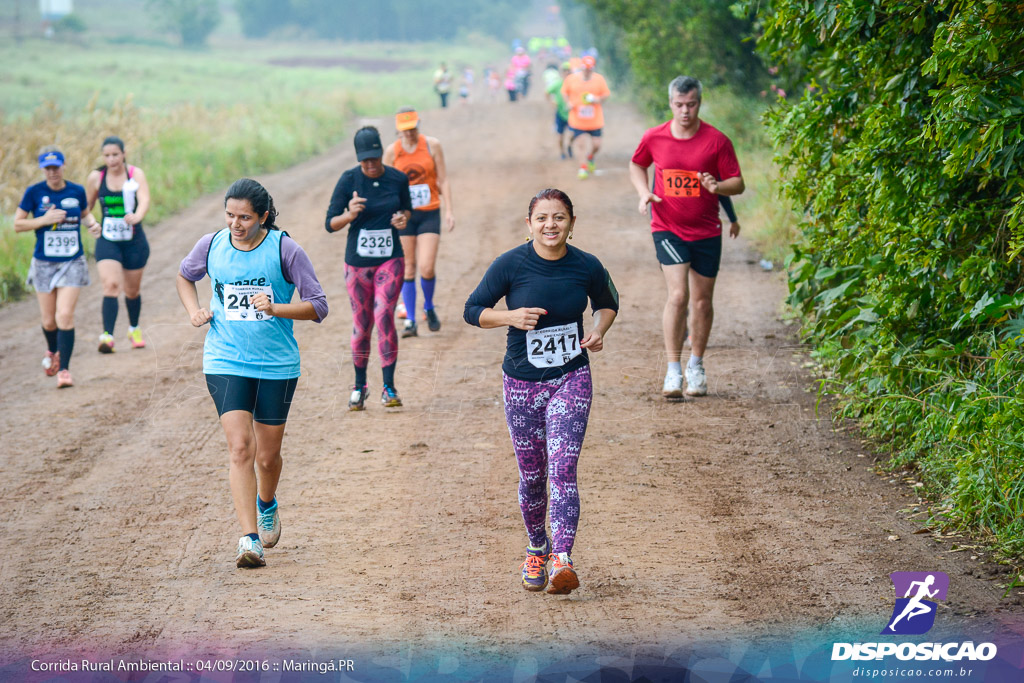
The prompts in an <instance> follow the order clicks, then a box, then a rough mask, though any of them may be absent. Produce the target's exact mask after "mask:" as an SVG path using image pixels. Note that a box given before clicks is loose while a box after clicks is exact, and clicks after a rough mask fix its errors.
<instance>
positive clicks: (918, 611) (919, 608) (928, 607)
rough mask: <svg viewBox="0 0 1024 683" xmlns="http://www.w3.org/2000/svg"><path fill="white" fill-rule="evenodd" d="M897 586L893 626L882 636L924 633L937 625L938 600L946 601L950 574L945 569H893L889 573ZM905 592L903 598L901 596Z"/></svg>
mask: <svg viewBox="0 0 1024 683" xmlns="http://www.w3.org/2000/svg"><path fill="white" fill-rule="evenodd" d="M889 577H890V578H891V579H892V583H893V585H894V586H895V587H896V595H897V598H896V606H895V607H894V608H893V610H892V616H891V617H889V625H888V626H886V627H885V629H883V630H882V635H891V634H894V633H896V634H900V635H907V636H910V635H920V634H922V633H927V632H928V631H929V630H930V629H931V627H932V626H933V625H934V624H935V612H936V611H937V607H938V605H937V603H936V602H935V600H945V599H946V591H947V590H948V589H949V576H947V575H946V574H944V573H942V572H893V573H892V574H889ZM900 595H902V596H903V597H898V596H900Z"/></svg>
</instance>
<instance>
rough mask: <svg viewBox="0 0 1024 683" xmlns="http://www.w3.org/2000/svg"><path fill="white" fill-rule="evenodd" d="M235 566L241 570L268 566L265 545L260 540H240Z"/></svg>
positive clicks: (244, 538) (243, 537)
mask: <svg viewBox="0 0 1024 683" xmlns="http://www.w3.org/2000/svg"><path fill="white" fill-rule="evenodd" d="M235 566H236V567H238V568H239V569H255V568H256V567H265V566H267V561H266V560H265V559H263V544H262V543H260V540H259V539H256V540H255V541H254V540H252V539H251V538H249V537H248V536H242V537H241V538H240V539H238V555H237V556H236V557H235Z"/></svg>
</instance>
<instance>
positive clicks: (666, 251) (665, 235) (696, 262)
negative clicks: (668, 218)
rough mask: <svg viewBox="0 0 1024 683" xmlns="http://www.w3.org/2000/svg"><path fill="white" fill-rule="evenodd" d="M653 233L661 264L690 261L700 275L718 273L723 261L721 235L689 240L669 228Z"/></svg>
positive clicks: (674, 264) (670, 264)
mask: <svg viewBox="0 0 1024 683" xmlns="http://www.w3.org/2000/svg"><path fill="white" fill-rule="evenodd" d="M651 234H652V235H653V236H654V248H655V250H656V251H657V252H658V263H660V264H661V265H663V266H677V265H679V264H682V263H689V264H690V267H691V268H693V270H694V272H696V273H697V274H698V275H703V276H704V277H716V276H717V275H718V266H719V264H720V263H721V261H722V236H721V235H718V236H717V237H708V238H707V239H703V240H694V241H692V242H688V241H686V240H684V239H682V238H681V237H679V236H678V235H676V234H675V233H673V232H668V231H667V230H658V231H657V232H653V233H651Z"/></svg>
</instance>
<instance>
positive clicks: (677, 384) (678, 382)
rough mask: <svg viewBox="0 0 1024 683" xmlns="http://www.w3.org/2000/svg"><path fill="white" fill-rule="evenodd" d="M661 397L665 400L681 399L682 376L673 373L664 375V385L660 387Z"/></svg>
mask: <svg viewBox="0 0 1024 683" xmlns="http://www.w3.org/2000/svg"><path fill="white" fill-rule="evenodd" d="M661 395H662V396H664V397H665V398H682V397H683V376H682V375H680V374H676V373H674V372H667V373H665V384H664V386H662V387H661Z"/></svg>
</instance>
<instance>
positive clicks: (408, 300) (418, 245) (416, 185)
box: [384, 107, 455, 337]
mask: <svg viewBox="0 0 1024 683" xmlns="http://www.w3.org/2000/svg"><path fill="white" fill-rule="evenodd" d="M419 120H420V119H419V115H418V114H417V113H416V111H415V110H414V109H412V108H411V107H403V108H402V109H399V110H398V113H397V114H396V115H395V128H397V129H398V136H399V137H398V139H397V140H395V144H393V145H391V146H390V147H388V148H387V150H385V152H384V164H385V165H387V166H394V167H395V168H397V169H398V170H399V171H401V172H402V173H405V174H406V175H407V176H409V194H410V196H411V197H412V208H413V212H412V218H411V219H409V227H408V228H407V229H406V230H405V231H404V232H403V234H402V235H401V240H402V251H404V252H405V283H404V284H403V286H402V303H403V304H404V306H400V309H401V308H404V309H405V318H406V321H405V327H404V329H403V330H402V337H415V336H417V334H418V332H417V328H416V270H417V268H418V269H419V272H420V287H421V289H422V290H423V313H424V317H425V318H426V321H427V325H428V327H429V328H430V331H431V332H437V331H438V330H440V329H441V320H440V318H438V316H437V312H436V311H435V310H434V286H435V285H436V283H437V279H436V277H435V273H434V263H435V262H436V261H437V248H438V245H439V243H440V241H441V203H442V202H441V200H442V198H443V199H444V222H445V225H446V226H447V228H448V231H449V232H451V231H452V230H454V229H455V214H454V210H453V208H452V193H451V188H450V187H449V185H448V173H447V169H446V168H445V162H444V150H442V149H441V143H440V142H439V141H438V139H437V138H435V137H431V136H429V135H422V134H420V131H419ZM398 315H399V317H402V311H401V310H399V312H398Z"/></svg>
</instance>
